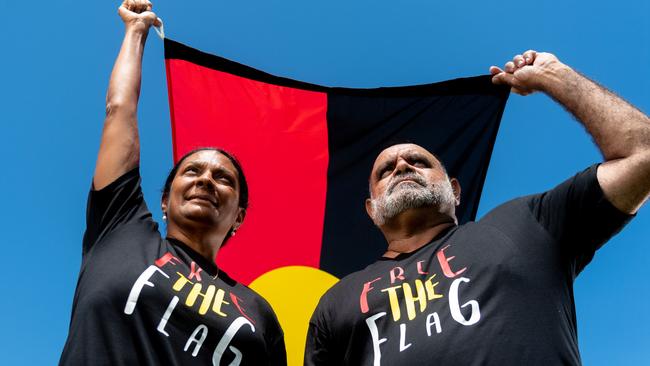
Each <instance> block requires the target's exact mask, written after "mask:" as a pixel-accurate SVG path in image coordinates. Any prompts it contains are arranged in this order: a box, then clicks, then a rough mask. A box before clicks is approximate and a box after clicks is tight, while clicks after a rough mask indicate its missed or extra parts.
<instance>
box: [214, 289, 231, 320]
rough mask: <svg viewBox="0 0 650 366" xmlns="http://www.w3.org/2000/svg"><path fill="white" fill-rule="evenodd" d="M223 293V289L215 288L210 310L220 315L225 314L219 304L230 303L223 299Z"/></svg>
mask: <svg viewBox="0 0 650 366" xmlns="http://www.w3.org/2000/svg"><path fill="white" fill-rule="evenodd" d="M224 294H225V291H224V290H222V289H219V290H217V296H215V297H214V303H213V304H212V311H214V312H215V313H217V315H220V316H227V315H226V314H225V313H224V312H222V311H221V305H222V304H225V305H229V304H230V303H229V302H227V301H224V299H223V295H224Z"/></svg>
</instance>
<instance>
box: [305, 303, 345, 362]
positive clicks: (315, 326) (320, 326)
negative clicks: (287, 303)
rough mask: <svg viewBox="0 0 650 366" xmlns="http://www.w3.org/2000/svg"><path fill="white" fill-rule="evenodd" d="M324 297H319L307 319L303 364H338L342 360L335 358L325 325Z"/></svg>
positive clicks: (326, 322)
mask: <svg viewBox="0 0 650 366" xmlns="http://www.w3.org/2000/svg"><path fill="white" fill-rule="evenodd" d="M324 302H325V299H324V298H323V299H321V301H320V303H319V304H318V306H317V307H316V310H315V311H314V314H312V317H311V319H310V320H309V328H308V329H307V342H306V345H305V366H317V365H339V364H341V363H342V360H336V357H335V353H336V351H335V345H334V342H333V338H332V334H331V332H330V331H329V329H328V327H327V325H328V324H329V321H328V319H326V316H325V314H326V311H325V309H324V308H325V304H324Z"/></svg>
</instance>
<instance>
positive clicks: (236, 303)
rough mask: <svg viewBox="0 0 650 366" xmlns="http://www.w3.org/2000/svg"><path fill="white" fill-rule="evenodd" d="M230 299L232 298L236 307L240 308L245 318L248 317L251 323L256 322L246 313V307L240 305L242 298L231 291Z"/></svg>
mask: <svg viewBox="0 0 650 366" xmlns="http://www.w3.org/2000/svg"><path fill="white" fill-rule="evenodd" d="M230 300H232V303H233V304H235V307H236V308H237V310H239V312H240V313H241V315H243V316H244V318H246V319H248V320H249V321H250V322H251V323H253V324H255V322H254V321H253V319H251V318H250V317H249V316H248V315H246V313H245V312H244V309H243V308H242V307H241V306H240V305H239V302H240V301H242V300H241V299H240V298H238V297H237V296H236V295H235V294H233V293H232V292H231V293H230ZM242 302H243V301H242Z"/></svg>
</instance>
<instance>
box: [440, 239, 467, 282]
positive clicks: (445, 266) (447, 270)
mask: <svg viewBox="0 0 650 366" xmlns="http://www.w3.org/2000/svg"><path fill="white" fill-rule="evenodd" d="M447 248H449V245H447V246H446V247H444V248H442V249H440V250H439V251H438V253H436V257H438V262H440V268H442V273H444V274H445V276H446V277H448V278H454V277H456V276H458V275H459V274H461V273H463V272H465V270H466V269H467V267H465V268H463V269H461V270H459V271H458V272H454V271H452V270H451V267H450V266H449V262H450V261H451V260H452V259H454V258H456V257H455V256H451V257H445V250H446V249H447Z"/></svg>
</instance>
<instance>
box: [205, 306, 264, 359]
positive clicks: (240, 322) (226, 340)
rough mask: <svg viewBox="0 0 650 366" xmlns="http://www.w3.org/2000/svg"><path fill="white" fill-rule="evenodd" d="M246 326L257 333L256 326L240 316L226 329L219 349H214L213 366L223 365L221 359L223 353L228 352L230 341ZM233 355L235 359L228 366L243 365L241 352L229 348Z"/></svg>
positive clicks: (218, 345) (218, 346)
mask: <svg viewBox="0 0 650 366" xmlns="http://www.w3.org/2000/svg"><path fill="white" fill-rule="evenodd" d="M244 325H248V326H249V327H250V328H251V330H252V331H253V333H255V326H254V325H253V323H251V322H250V321H248V319H246V318H244V317H243V316H240V317H239V318H237V319H235V321H234V322H232V324H230V326H229V327H228V329H226V333H224V334H223V337H221V340H220V341H219V343H218V344H217V347H215V349H214V353H212V365H213V366H219V364H220V363H221V357H223V353H224V352H225V351H226V347H228V345H229V344H230V341H232V339H233V337H234V336H235V334H236V333H237V331H238V330H239V328H241V327H243V326H244ZM228 348H229V349H230V351H231V352H232V353H234V354H235V359H234V360H233V361H232V362H231V363H230V365H228V366H239V364H240V363H241V359H242V354H241V352H240V351H239V350H238V349H237V348H235V347H233V346H230V347H228Z"/></svg>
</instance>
